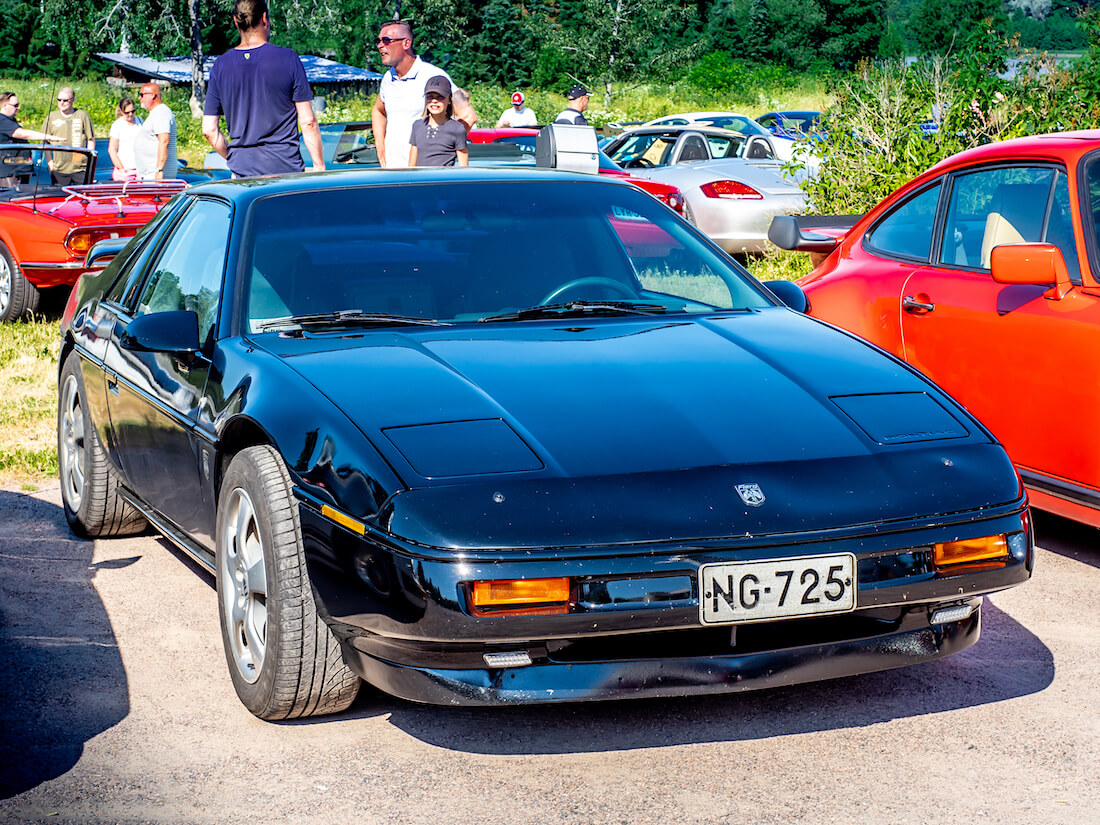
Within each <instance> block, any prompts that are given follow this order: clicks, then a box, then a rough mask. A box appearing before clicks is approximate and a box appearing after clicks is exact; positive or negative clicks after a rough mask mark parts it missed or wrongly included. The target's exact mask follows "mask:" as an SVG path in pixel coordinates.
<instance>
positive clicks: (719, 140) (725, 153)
mask: <svg viewBox="0 0 1100 825" xmlns="http://www.w3.org/2000/svg"><path fill="white" fill-rule="evenodd" d="M707 143H708V144H710V156H711V157H712V158H736V157H740V156H741V147H742V146H743V145H744V143H745V139H744V138H743V137H737V138H728V137H719V136H718V135H707Z"/></svg>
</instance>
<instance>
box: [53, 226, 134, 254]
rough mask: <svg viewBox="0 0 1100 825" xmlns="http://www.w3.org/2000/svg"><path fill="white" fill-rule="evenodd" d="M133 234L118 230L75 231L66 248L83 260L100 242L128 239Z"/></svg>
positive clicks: (66, 242) (70, 234)
mask: <svg viewBox="0 0 1100 825" xmlns="http://www.w3.org/2000/svg"><path fill="white" fill-rule="evenodd" d="M133 234H134V233H133V232H129V233H126V234H123V233H122V232H121V231H119V230H118V229H74V230H73V231H72V232H70V233H69V237H67V238H66V239H65V248H66V249H68V250H69V252H71V253H72V254H73V255H75V256H76V257H78V258H83V257H84V255H85V254H87V252H88V250H89V249H91V248H92V247H93V246H95V244H97V243H98V242H99V241H105V240H107V239H109V238H128V237H130V236H131V235H133Z"/></svg>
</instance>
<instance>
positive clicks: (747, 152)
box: [604, 126, 806, 255]
mask: <svg viewBox="0 0 1100 825" xmlns="http://www.w3.org/2000/svg"><path fill="white" fill-rule="evenodd" d="M604 151H605V152H606V153H607V154H608V155H609V156H610V157H611V159H612V160H614V161H615V162H616V163H618V164H619V165H620V166H622V167H623V168H625V169H628V170H629V171H630V172H631V174H634V175H638V176H639V177H645V178H650V179H651V180H658V181H661V182H662V183H668V184H671V185H673V186H676V187H678V188H679V189H680V191H681V192H682V193H683V195H684V200H685V203H686V206H685V210H684V213H685V215H686V216H687V217H688V218H689V219H690V220H692V221H694V222H695V224H696V225H697V226H698V227H699V229H701V230H702V231H703V232H704V233H705V234H706V235H707V236H708V237H709V238H711V239H712V240H713V241H715V243H717V244H718V245H719V246H721V247H722V248H723V249H725V250H726V251H727V252H729V253H730V254H732V255H744V254H748V253H754V252H763V251H764V250H765V249H766V248H767V247H768V244H769V242H768V227H769V226H770V225H771V221H772V218H773V217H774V216H775V215H797V214H800V213H802V212H804V211H805V208H806V195H805V194H804V193H803V191H802V190H801V189H800V188H799V187H798V185H797V184H796V183H795V182H794V181H793V180H791V179H789V178H787V177H786V176H785V175H784V173H783V169H782V165H781V164H780V163H779V162H778V161H776V160H775V159H774V157H775V155H774V152H773V151H772V147H771V141H770V140H769V139H768V138H767V136H764V135H751V136H747V135H743V134H740V133H737V132H731V131H728V130H726V129H710V128H703V127H697V126H642V127H639V128H636V129H630V130H629V131H626V132H623V133H622V134H621V135H618V136H616V137H615V138H614V139H613V140H612V141H611V142H610V143H608V144H607V146H606V147H605V148H604Z"/></svg>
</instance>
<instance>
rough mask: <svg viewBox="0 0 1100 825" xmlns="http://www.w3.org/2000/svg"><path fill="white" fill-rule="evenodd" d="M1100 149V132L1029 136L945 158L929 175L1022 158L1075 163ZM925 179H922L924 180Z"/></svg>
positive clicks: (1053, 133)
mask: <svg viewBox="0 0 1100 825" xmlns="http://www.w3.org/2000/svg"><path fill="white" fill-rule="evenodd" d="M1098 148H1100V129H1085V130H1081V131H1077V132H1051V133H1049V134H1045V135H1029V136H1027V137H1019V138H1011V139H1010V140H1001V141H997V142H996V143H987V144H984V145H982V146H976V147H974V148H972V149H966V150H965V151H962V152H959V153H958V154H957V155H952V156H951V157H949V158H946V159H944V160H942V161H940V162H939V163H937V164H936V165H935V166H933V167H932V168H931V169H930V170H928V171H929V172H941V171H943V170H944V169H945V168H947V167H954V166H965V165H968V164H971V163H982V162H989V161H996V160H1001V159H1005V160H1008V159H1019V158H1021V157H1024V158H1027V157H1031V158H1035V159H1036V160H1040V159H1051V160H1067V159H1075V158H1077V157H1080V156H1081V155H1083V154H1085V153H1086V152H1090V151H1092V150H1093V149H1098ZM922 177H923V176H922Z"/></svg>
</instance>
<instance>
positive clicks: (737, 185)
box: [699, 180, 764, 200]
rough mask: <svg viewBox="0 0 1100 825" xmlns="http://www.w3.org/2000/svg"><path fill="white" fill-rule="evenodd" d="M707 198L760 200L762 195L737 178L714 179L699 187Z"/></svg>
mask: <svg viewBox="0 0 1100 825" xmlns="http://www.w3.org/2000/svg"><path fill="white" fill-rule="evenodd" d="M699 188H700V189H702V190H703V194H704V195H706V196H707V197H708V198H732V199H734V200H762V199H763V198H764V196H763V195H762V194H760V193H759V192H757V191H756V190H755V189H753V188H752V187H751V186H749V185H748V184H746V183H741V181H737V180H716V181H711V182H710V183H704V184H703V185H702V186H700V187H699Z"/></svg>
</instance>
